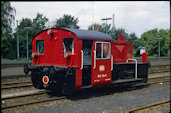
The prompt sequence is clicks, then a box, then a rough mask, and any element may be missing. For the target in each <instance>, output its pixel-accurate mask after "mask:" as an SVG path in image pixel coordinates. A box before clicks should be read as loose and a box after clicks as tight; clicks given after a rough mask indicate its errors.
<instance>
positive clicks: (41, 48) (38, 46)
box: [36, 40, 44, 54]
mask: <svg viewBox="0 0 171 113" xmlns="http://www.w3.org/2000/svg"><path fill="white" fill-rule="evenodd" d="M36 51H37V52H39V54H44V40H36Z"/></svg>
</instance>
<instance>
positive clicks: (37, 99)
mask: <svg viewBox="0 0 171 113" xmlns="http://www.w3.org/2000/svg"><path fill="white" fill-rule="evenodd" d="M46 93H47V91H45V92H39V93H34V94H27V95H20V96H14V97H7V98H2V99H1V101H2V104H1V110H9V109H12V108H18V107H21V106H27V105H34V104H39V103H46V102H49V101H56V102H57V101H63V100H65V99H66V97H65V96H59V97H52V98H49V96H48V95H47V94H46ZM45 97H46V98H45ZM30 98H33V99H32V100H30ZM24 101H25V102H24ZM10 102H11V103H10ZM7 104H8V105H7ZM9 104H10V105H9Z"/></svg>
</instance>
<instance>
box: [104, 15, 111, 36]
mask: <svg viewBox="0 0 171 113" xmlns="http://www.w3.org/2000/svg"><path fill="white" fill-rule="evenodd" d="M111 19H112V18H103V19H102V20H106V26H105V29H106V34H107V20H111Z"/></svg>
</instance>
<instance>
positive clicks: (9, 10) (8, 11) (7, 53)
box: [1, 1, 16, 58]
mask: <svg viewBox="0 0 171 113" xmlns="http://www.w3.org/2000/svg"><path fill="white" fill-rule="evenodd" d="M15 12H16V11H15V8H13V7H11V4H10V2H6V1H1V53H2V54H1V58H9V57H10V58H14V57H15V54H14V52H13V51H12V49H13V46H12V45H11V43H13V40H12V28H11V25H12V23H14V20H15Z"/></svg>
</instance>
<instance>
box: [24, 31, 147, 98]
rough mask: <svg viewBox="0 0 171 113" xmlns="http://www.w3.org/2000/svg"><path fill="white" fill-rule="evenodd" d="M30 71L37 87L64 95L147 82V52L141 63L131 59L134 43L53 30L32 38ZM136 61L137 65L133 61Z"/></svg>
mask: <svg viewBox="0 0 171 113" xmlns="http://www.w3.org/2000/svg"><path fill="white" fill-rule="evenodd" d="M32 50H33V53H32V65H31V66H29V65H27V64H25V65H24V72H25V73H26V74H28V72H29V71H31V79H32V83H33V85H34V87H35V88H38V89H42V88H45V89H49V90H53V91H57V92H60V93H62V94H64V95H68V94H72V93H73V92H74V91H76V90H80V89H82V88H87V87H102V86H106V85H109V84H123V83H137V82H147V80H148V68H149V63H148V61H147V55H148V54H147V53H143V55H142V62H141V63H138V62H137V60H136V59H133V58H132V43H131V42H127V41H125V40H124V35H122V34H121V35H120V36H119V40H118V41H114V40H112V37H111V36H109V35H107V34H104V33H101V32H97V31H89V30H81V29H71V28H51V29H46V30H43V31H41V32H40V33H38V34H37V35H36V36H35V37H33V38H32ZM132 61H135V62H132Z"/></svg>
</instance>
